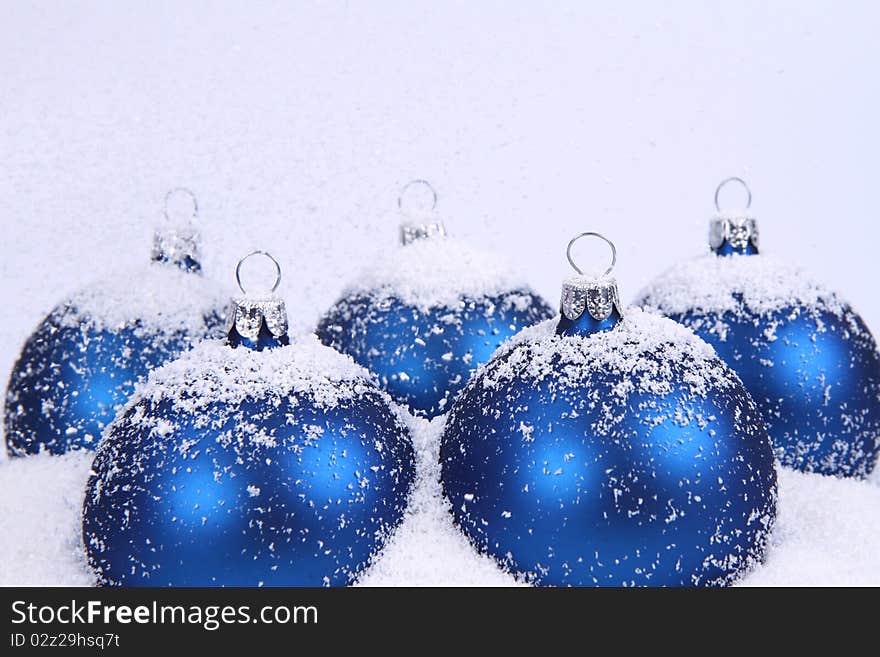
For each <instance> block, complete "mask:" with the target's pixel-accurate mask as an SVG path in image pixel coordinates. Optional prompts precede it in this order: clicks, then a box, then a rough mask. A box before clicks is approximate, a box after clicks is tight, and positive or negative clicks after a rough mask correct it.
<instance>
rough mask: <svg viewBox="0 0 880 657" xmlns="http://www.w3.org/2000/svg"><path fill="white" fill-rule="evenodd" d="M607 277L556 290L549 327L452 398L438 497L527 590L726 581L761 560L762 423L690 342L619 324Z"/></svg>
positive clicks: (742, 394)
mask: <svg viewBox="0 0 880 657" xmlns="http://www.w3.org/2000/svg"><path fill="white" fill-rule="evenodd" d="M590 234H593V233H585V235H590ZM600 237H601V236H600ZM575 239H577V238H575ZM603 239H604V238H603ZM572 241H574V240H572ZM570 247H571V245H569V248H570ZM612 266H613V264H612ZM575 268H576V267H575ZM576 269H577V268H576ZM578 271H579V272H580V270H578ZM610 271H611V268H609V269H608V270H607V271H606V272H605V274H603V275H602V276H601V277H598V278H594V277H587V276H577V277H575V278H572V279H569V280H567V281H565V283H564V284H563V292H562V313H561V317H559V318H558V319H552V320H548V321H546V322H543V323H541V324H539V325H538V326H535V327H533V328H531V329H526V330H525V331H523V332H522V333H520V334H519V335H518V336H517V337H516V338H514V339H513V340H512V341H511V343H509V344H508V345H506V346H505V347H502V348H501V349H500V350H499V352H498V353H497V354H496V355H495V356H494V357H493V359H492V360H491V361H490V362H489V363H488V364H487V365H486V366H485V367H484V368H483V369H481V370H480V372H479V373H478V374H477V375H476V376H475V377H474V378H473V379H472V380H471V382H470V383H469V384H468V386H467V387H466V388H465V389H464V391H463V392H462V393H461V395H460V396H459V397H458V399H457V400H456V402H455V404H454V405H453V407H452V410H451V412H450V414H449V418H448V421H447V425H446V428H445V430H444V433H443V436H442V443H441V452H440V459H441V468H442V474H441V479H442V485H443V491H444V494H445V496H446V497H447V499H448V500H449V502H450V504H451V509H452V513H453V517H454V520H455V522H456V524H457V525H458V526H459V527H460V528H461V530H462V531H463V532H464V533H465V534H466V535H467V536H468V538H469V539H470V540H471V542H472V543H473V544H474V545H475V546H476V547H477V548H478V549H479V550H480V551H482V552H486V553H488V554H490V555H491V556H492V557H494V558H495V559H496V560H497V561H498V562H499V563H500V564H501V565H502V566H503V567H504V568H506V569H508V570H510V571H511V572H513V573H515V574H518V575H520V576H522V577H523V578H524V579H526V580H527V581H530V582H532V583H534V584H538V585H551V586H596V585H598V586H642V585H643V586H696V585H700V586H704V585H723V584H726V583H729V582H730V581H732V580H733V579H735V578H736V577H737V576H739V575H740V574H741V573H743V572H744V571H745V570H746V569H747V568H749V566H750V565H751V564H752V563H754V562H755V561H757V560H760V559H761V558H762V555H763V552H764V549H765V545H766V542H767V537H768V533H769V531H770V529H771V526H772V524H773V521H774V518H775V514H776V471H775V468H774V463H773V455H772V451H771V448H770V443H769V439H768V436H767V433H766V430H765V429H764V426H763V422H762V420H761V417H760V414H759V413H758V411H757V409H756V408H755V405H754V402H753V401H752V399H751V397H750V396H749V394H748V392H747V391H746V390H745V388H744V387H743V385H742V383H741V382H740V380H739V378H738V377H737V376H736V374H735V373H734V372H733V371H732V370H731V369H730V368H729V367H727V366H726V365H725V364H724V363H723V362H722V361H721V360H720V359H719V358H718V357H717V356H716V355H715V352H714V351H713V350H712V348H711V347H710V346H709V345H707V344H706V343H705V342H703V341H702V340H700V339H699V338H697V337H696V336H694V335H693V334H692V333H691V332H690V331H688V330H687V329H685V328H683V327H681V326H679V325H678V324H675V323H674V322H672V321H670V320H668V319H663V318H660V317H658V316H656V315H651V314H648V313H645V312H643V311H641V310H638V309H631V310H628V311H627V313H626V315H625V316H623V314H622V313H621V310H620V304H619V301H618V293H617V286H616V283H615V281H614V279H612V278H610V277H608V274H609V273H610Z"/></svg>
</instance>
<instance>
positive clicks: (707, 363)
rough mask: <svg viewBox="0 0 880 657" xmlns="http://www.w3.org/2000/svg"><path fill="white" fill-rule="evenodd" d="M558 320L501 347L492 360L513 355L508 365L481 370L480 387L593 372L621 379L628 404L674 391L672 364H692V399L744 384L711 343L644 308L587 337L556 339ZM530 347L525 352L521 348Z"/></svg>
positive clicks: (564, 378) (578, 376)
mask: <svg viewBox="0 0 880 657" xmlns="http://www.w3.org/2000/svg"><path fill="white" fill-rule="evenodd" d="M558 322H559V317H558V316H557V317H553V318H550V319H548V320H545V321H543V322H540V323H539V324H536V325H535V326H531V327H529V328H526V329H523V330H522V331H520V332H519V333H517V334H516V335H515V336H513V337H512V338H511V339H510V340H509V341H508V342H507V343H506V344H503V345H501V346H500V347H499V348H498V349H497V350H496V352H495V354H494V355H493V360H494V359H495V358H498V357H500V356H502V355H504V354H505V353H507V352H512V353H511V355H510V356H509V357H508V359H507V361H506V362H505V363H503V364H502V365H500V366H498V367H496V368H495V369H494V372H493V375H492V376H489V375H488V374H487V372H486V366H485V365H483V366H481V368H480V370H479V373H478V374H477V376H478V377H479V378H480V381H481V385H484V386H487V387H495V386H499V385H509V384H510V382H511V381H512V380H515V379H516V378H518V377H519V376H520V375H521V374H522V373H523V372H526V373H528V375H529V376H530V377H531V378H533V379H535V380H536V381H541V380H543V379H544V378H545V377H548V376H553V377H559V380H560V381H561V382H563V384H564V382H565V381H570V382H571V385H577V383H578V382H579V381H581V380H583V379H584V378H585V377H589V376H590V375H591V373H592V372H596V371H605V372H616V373H618V374H620V375H621V376H620V378H621V384H620V385H619V386H617V387H616V390H615V393H616V394H617V395H619V396H620V397H621V401H622V402H625V401H626V398H627V395H628V394H629V393H631V392H634V391H639V392H651V393H654V394H657V395H663V394H666V393H668V392H669V391H670V390H671V386H672V383H673V381H674V377H675V376H678V374H677V373H675V372H673V368H672V367H670V365H671V364H672V363H681V362H683V361H687V362H688V367H687V368H685V369H686V375H685V376H687V380H686V381H685V382H686V383H687V384H688V387H689V389H690V392H691V394H693V395H704V394H705V393H706V391H707V389H708V388H709V387H710V386H729V385H733V384H735V383H737V382H738V381H739V379H738V377H737V376H736V374H735V373H734V372H733V370H731V369H730V368H729V367H727V366H726V365H725V364H724V363H723V362H722V361H720V360H718V356H717V355H716V353H715V350H714V349H713V348H712V346H711V345H710V344H708V343H707V342H705V341H703V340H701V339H699V338H698V337H697V336H696V335H694V333H693V332H691V331H690V330H688V329H686V328H685V327H684V326H682V325H681V324H678V323H677V322H673V321H672V320H670V319H666V318H665V317H661V316H659V315H656V314H653V313H650V312H646V311H644V310H642V309H640V308H628V309H626V310H625V311H624V312H623V319H622V320H621V322H620V324H619V325H618V326H617V327H616V328H615V329H614V330H613V331H605V332H596V333H593V334H590V335H587V336H579V335H575V336H559V335H556V325H557V323H558ZM526 345H527V346H528V348H527V349H521V348H519V347H521V346H526Z"/></svg>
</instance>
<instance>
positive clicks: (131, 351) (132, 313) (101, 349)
mask: <svg viewBox="0 0 880 657" xmlns="http://www.w3.org/2000/svg"><path fill="white" fill-rule="evenodd" d="M178 191H185V190H172V191H171V192H169V196H168V197H166V217H167V216H168V211H167V209H168V201H169V200H170V199H172V198H173V197H174V196H176V192H178ZM187 193H189V192H187ZM189 194H190V195H191V193H189ZM192 200H193V203H195V197H192ZM193 207H194V210H193V211H192V213H191V216H192V217H194V216H195V215H196V213H197V208H195V205H194V206H193ZM169 224H170V225H169V226H168V227H166V228H164V229H163V230H159V231H157V232H156V233H155V237H154V243H153V256H152V263H150V264H149V266H147V267H146V268H138V269H135V270H133V271H129V272H120V273H119V274H118V275H117V276H115V277H114V278H113V279H110V280H106V281H102V282H99V283H97V284H94V285H92V286H91V287H87V288H86V289H84V290H81V291H80V292H78V293H76V294H74V295H73V296H72V297H70V298H69V299H67V300H65V301H63V302H62V303H60V304H59V305H58V306H56V307H55V308H54V309H53V310H52V311H51V312H50V313H49V315H48V316H47V317H46V318H45V319H44V320H43V321H42V322H41V323H40V325H39V326H38V327H37V329H36V330H35V331H34V333H33V334H32V335H31V336H30V337H29V338H28V340H27V342H26V343H25V345H24V347H23V348H22V351H21V355H20V356H19V358H18V361H17V362H16V363H15V366H14V368H13V370H12V375H11V376H10V379H9V386H8V388H7V392H6V413H5V427H6V446H7V450H8V452H9V454H10V455H12V456H23V455H26V454H34V453H37V452H40V451H44V450H45V451H48V452H50V453H52V454H62V453H64V452H67V451H68V450H71V449H94V448H95V447H96V446H97V443H98V441H99V439H100V437H101V432H102V431H103V429H104V427H105V426H106V425H107V424H109V423H110V421H111V420H112V419H113V417H114V415H115V414H116V411H117V409H118V408H119V407H120V406H121V405H122V404H123V403H125V401H126V399H128V397H129V395H131V393H132V391H133V390H134V385H135V383H137V382H138V381H141V380H143V379H144V378H145V377H146V375H147V373H148V372H149V371H150V370H151V369H153V368H154V367H156V366H158V365H161V364H162V363H165V362H167V361H169V360H171V359H173V358H174V357H176V356H177V355H178V354H180V353H182V352H183V351H185V350H186V349H188V348H189V347H190V346H191V345H192V344H193V343H194V342H196V341H198V340H201V339H202V338H204V337H206V336H209V335H212V334H213V335H218V334H219V335H222V330H223V329H222V327H223V321H224V320H223V310H222V309H223V307H224V306H225V301H224V295H223V294H222V292H221V290H220V289H219V288H218V287H217V286H215V285H213V284H212V283H210V282H209V281H206V280H205V279H204V278H203V277H202V276H201V275H199V274H200V270H201V267H200V265H199V251H198V243H199V238H198V234H197V232H196V231H195V229H194V227H193V225H192V220H191V218H190V215H189V213H188V216H187V220H186V221H179V220H178V221H175V222H172V221H170V217H169Z"/></svg>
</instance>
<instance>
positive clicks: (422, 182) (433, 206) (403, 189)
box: [397, 178, 437, 214]
mask: <svg viewBox="0 0 880 657" xmlns="http://www.w3.org/2000/svg"><path fill="white" fill-rule="evenodd" d="M416 185H422V186H423V187H427V188H428V190H429V191H430V192H431V196H432V197H433V201H432V203H431V209H430V210H429V212H433V211H434V210H436V209H437V190H436V189H434V187H433V185H431V183H429V182H428V181H427V180H422V179H421V178H419V179H417V180H411V181H409V182H408V183H406V184H405V185H404V186H403V187H401V189H400V194H399V195H398V196H397V207H398V208H399V209H400V211H401V212H402V213H403V214H407V211H406V210H405V209H404V207H403V197H404V196H406V192H407V190H408V189H410V188H411V187H414V186H416Z"/></svg>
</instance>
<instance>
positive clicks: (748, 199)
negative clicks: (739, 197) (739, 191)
mask: <svg viewBox="0 0 880 657" xmlns="http://www.w3.org/2000/svg"><path fill="white" fill-rule="evenodd" d="M730 183H739V184H740V185H741V186H742V188H743V189H745V190H746V206H745V209H746V210H748V209H749V208H750V207H752V190H751V189H749V186H748V185H747V184H746V181H745V180H743V179H742V178H739V177H738V176H731V177H730V178H725V179H724V180H722V181H721V182H720V183H718V187H716V188H715V209H716V210H717V211H718V212H721V205H720V203H719V197H720V196H721V190H722V189H724V188H725V187H726V186H727V185H729V184H730Z"/></svg>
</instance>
